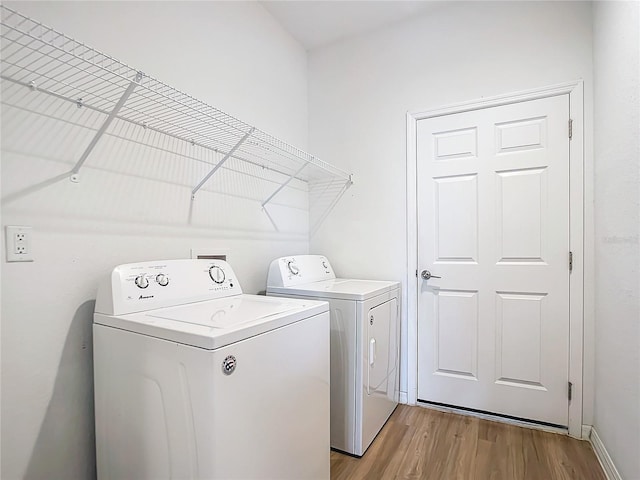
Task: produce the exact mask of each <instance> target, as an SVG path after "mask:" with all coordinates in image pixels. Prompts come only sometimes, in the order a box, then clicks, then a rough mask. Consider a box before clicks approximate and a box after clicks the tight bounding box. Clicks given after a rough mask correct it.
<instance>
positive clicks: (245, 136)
mask: <svg viewBox="0 0 640 480" xmlns="http://www.w3.org/2000/svg"><path fill="white" fill-rule="evenodd" d="M254 130H255V128H251V129H250V130H249V131H248V132H247V133H245V134H244V136H243V137H242V138H241V139H240V140H239V141H238V143H236V144H235V145H234V146H233V148H232V149H231V150H229V152H228V153H227V154H226V155H225V156H224V157H223V158H222V160H220V161H219V162H218V163H216V166H215V167H213V169H212V170H211V171H210V172H209V173H207V175H206V176H205V177H204V178H203V179H202V180H200V183H198V185H196V186H195V187H194V188H193V190H191V199H192V200H193V199H194V198H195V196H196V193H197V192H198V190H200V188H202V186H203V185H204V184H205V183H207V180H209V179H210V178H211V177H212V176H213V174H214V173H216V172H217V171H218V169H219V168H220V167H221V166H222V165H223V164H224V162H226V161H227V160H229V158H230V157H231V156H232V155H233V154H234V153H235V151H236V150H237V149H238V148H240V145H242V144H243V143H244V142H245V141H246V140H247V138H249V137H250V136H251V134H252V133H253V131H254Z"/></svg>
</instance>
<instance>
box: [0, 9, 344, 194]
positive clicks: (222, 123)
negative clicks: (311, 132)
mask: <svg viewBox="0 0 640 480" xmlns="http://www.w3.org/2000/svg"><path fill="white" fill-rule="evenodd" d="M0 16H1V21H0V32H1V33H0V36H1V41H2V42H1V47H0V58H1V62H2V63H1V64H2V72H1V75H0V76H1V78H2V81H3V82H9V83H10V84H13V85H17V86H21V87H24V88H26V89H30V90H32V91H38V92H41V93H45V94H47V95H50V96H52V97H55V98H57V99H59V100H64V101H68V102H71V103H74V104H76V106H77V107H78V108H86V109H89V110H92V111H95V112H98V113H101V114H103V115H104V121H103V123H102V125H101V126H100V127H99V128H98V129H97V131H96V133H95V135H94V136H93V138H92V140H91V141H90V142H89V144H88V145H87V146H86V148H85V150H84V152H83V153H82V155H81V156H80V158H78V160H77V163H76V164H75V166H74V168H73V169H72V171H71V172H70V174H71V179H72V181H77V180H78V172H79V170H80V169H81V168H82V166H83V164H84V162H85V161H86V160H87V158H88V157H89V156H90V154H91V152H92V151H93V149H94V148H95V146H96V144H97V143H98V142H99V140H100V138H101V137H102V136H103V135H104V134H105V133H107V132H108V131H109V129H110V126H111V124H112V122H113V121H114V120H118V121H119V123H121V122H127V123H128V124H132V125H133V126H135V127H137V128H140V129H144V130H145V131H151V132H156V133H159V134H162V135H167V136H168V137H172V138H173V139H175V140H180V141H184V142H188V143H190V144H191V145H193V146H198V147H201V148H205V149H209V150H211V151H213V152H215V153H216V154H218V156H219V158H220V159H219V160H218V162H217V163H215V164H214V165H212V168H211V171H210V172H209V173H208V174H207V175H206V176H205V177H204V178H203V179H202V180H201V181H200V182H199V183H198V184H197V185H194V187H193V190H192V197H194V198H195V195H196V194H197V192H198V190H199V189H200V188H201V187H202V186H203V185H204V184H205V183H206V182H207V181H208V180H209V179H210V178H211V176H213V175H214V174H215V173H216V171H217V170H218V169H219V168H221V167H222V166H223V165H224V163H225V162H226V161H227V160H229V159H234V160H235V161H240V162H245V163H247V164H249V166H252V167H259V168H261V169H266V170H269V171H271V172H276V173H277V174H280V175H281V177H282V181H281V182H280V185H279V186H278V187H277V188H276V189H275V190H274V191H273V193H271V194H270V195H268V196H267V197H266V198H265V199H264V200H263V202H262V206H264V205H266V204H267V203H268V202H269V201H271V199H272V198H274V197H275V196H276V195H277V194H278V193H279V192H280V191H281V190H282V189H283V188H285V187H286V186H287V185H288V184H289V182H291V180H293V179H298V180H302V181H305V182H326V181H332V182H333V181H344V184H345V185H346V186H347V187H348V186H349V185H351V184H352V183H353V181H352V175H351V174H349V173H347V172H345V171H343V170H341V169H339V168H337V167H335V166H333V165H331V164H329V163H327V162H324V161H322V160H320V159H319V158H317V157H315V156H313V155H310V154H309V153H306V152H304V151H302V150H300V149H299V148H296V147H294V146H292V145H289V144H288V143H286V142H284V141H282V140H279V139H278V138H276V137H273V136H271V135H269V134H268V133H266V132H264V131H262V130H260V129H258V128H255V127H253V126H251V125H249V124H247V123H245V122H243V121H241V120H239V119H237V118H235V117H233V116H231V115H229V114H227V113H225V112H223V111H221V110H219V109H217V108H215V107H213V106H211V105H208V104H206V103H204V102H202V101H200V100H198V99H196V98H194V97H192V96H190V95H188V94H186V93H183V92H181V91H179V90H176V89H175V88H173V87H171V86H169V85H167V84H165V83H163V82H161V81H159V80H157V79H155V78H153V77H151V76H149V75H146V74H144V73H143V72H142V71H140V70H137V69H135V68H132V67H130V66H129V65H126V64H124V63H122V62H120V61H118V60H116V59H115V58H113V57H110V56H109V55H106V54H104V53H102V52H99V51H97V50H95V49H94V48H91V47H89V46H87V45H85V44H84V43H81V42H79V41H77V40H74V39H72V38H70V37H68V36H66V35H65V34H63V33H60V32H58V31H56V30H54V29H53V28H50V27H47V26H45V25H43V24H42V23H39V22H36V21H35V20H32V19H31V18H29V17H27V16H25V15H22V14H20V13H19V12H17V11H15V10H12V9H10V8H8V7H6V6H2V5H0Z"/></svg>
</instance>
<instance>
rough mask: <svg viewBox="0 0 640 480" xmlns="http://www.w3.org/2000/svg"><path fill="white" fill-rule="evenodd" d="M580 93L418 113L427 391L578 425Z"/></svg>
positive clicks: (421, 378) (423, 380)
mask: <svg viewBox="0 0 640 480" xmlns="http://www.w3.org/2000/svg"><path fill="white" fill-rule="evenodd" d="M568 118H569V98H568V95H563V96H556V97H550V98H544V99H539V100H533V101H527V102H521V103H516V104H511V105H504V106H499V107H491V108H486V109H481V110H474V111H469V112H464V113H457V114H451V115H446V116H441V117H434V118H429V119H425V120H420V121H419V122H418V130H417V132H418V137H417V142H418V143H417V152H418V169H417V173H418V176H417V181H418V197H417V204H418V262H419V263H418V264H419V266H420V269H428V270H430V271H431V273H432V274H433V275H438V276H440V277H442V278H440V279H438V278H431V279H429V280H422V281H421V282H420V288H419V303H418V399H419V400H423V401H429V402H435V403H442V404H448V405H455V406H461V407H466V408H472V409H477V410H483V411H489V412H494V413H498V414H502V415H508V416H516V417H520V418H525V419H530V420H535V421H540V422H546V423H552V424H555V425H567V423H568V399H567V381H568V347H569V270H568V250H569V189H568V186H569V139H568V134H567V122H568Z"/></svg>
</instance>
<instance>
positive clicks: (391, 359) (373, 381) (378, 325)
mask: <svg viewBox="0 0 640 480" xmlns="http://www.w3.org/2000/svg"><path fill="white" fill-rule="evenodd" d="M397 315H398V299H397V298H396V297H394V298H392V299H390V300H389V301H387V302H385V303H382V304H380V305H377V306H375V307H373V308H371V309H370V310H369V313H368V321H367V348H368V355H367V357H365V358H367V359H368V361H367V367H366V371H367V393H368V394H369V395H380V396H385V397H388V398H393V397H394V387H395V382H394V381H392V380H393V375H392V373H393V372H394V370H395V368H396V361H397V360H396V359H397V357H398V352H397V348H398V338H397V330H398V329H397V328H396V322H397ZM390 376H391V378H390ZM389 390H391V391H389Z"/></svg>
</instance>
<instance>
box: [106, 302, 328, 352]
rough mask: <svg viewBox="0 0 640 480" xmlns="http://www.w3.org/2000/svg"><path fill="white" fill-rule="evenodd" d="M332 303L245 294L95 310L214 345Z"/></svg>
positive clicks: (123, 323)
mask: <svg viewBox="0 0 640 480" xmlns="http://www.w3.org/2000/svg"><path fill="white" fill-rule="evenodd" d="M328 309H329V306H328V304H327V303H326V302H319V301H313V300H302V299H289V298H278V297H265V296H261V295H247V294H243V295H236V296H233V297H227V298H222V299H217V300H209V301H204V302H197V303H191V304H187V305H181V306H177V307H168V308H161V309H157V310H150V311H147V312H140V313H132V314H128V315H120V316H110V315H102V314H99V313H96V315H95V317H94V322H95V323H97V324H100V325H106V326H110V327H116V328H120V329H122V330H128V331H130V332H135V333H141V334H143V335H149V336H152V337H157V338H162V339H165V340H170V341H174V342H178V343H183V344H187V345H193V346H196V347H201V348H206V349H210V350H213V349H216V348H220V347H223V346H225V345H229V344H231V343H234V342H237V341H240V340H244V339H246V338H249V337H253V336H255V335H259V334H261V333H264V332H267V331H269V330H273V329H275V328H279V327H282V326H285V325H288V324H291V323H294V322H297V321H299V320H302V319H305V318H308V317H311V316H314V315H318V314H320V313H323V312H326V311H328Z"/></svg>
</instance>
